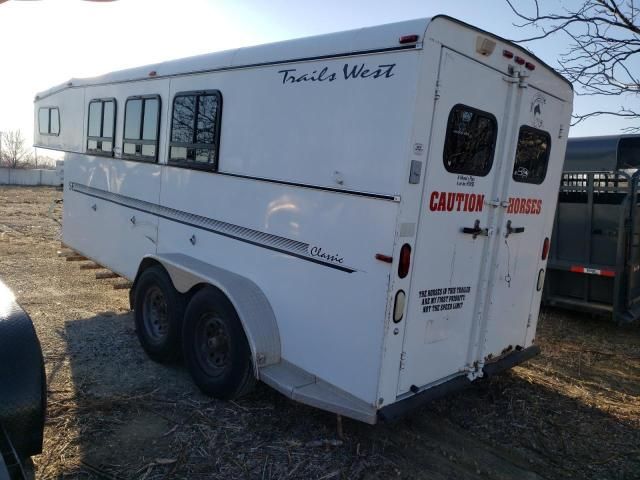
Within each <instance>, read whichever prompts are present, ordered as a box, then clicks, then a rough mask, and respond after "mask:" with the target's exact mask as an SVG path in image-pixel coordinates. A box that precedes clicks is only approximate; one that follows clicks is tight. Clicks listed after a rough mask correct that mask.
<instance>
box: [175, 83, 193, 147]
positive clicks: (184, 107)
mask: <svg viewBox="0 0 640 480" xmlns="http://www.w3.org/2000/svg"><path fill="white" fill-rule="evenodd" d="M195 114H196V96H195V95H188V96H181V97H176V99H175V102H174V104H173V123H172V124H171V141H172V142H181V143H193V125H194V123H195Z"/></svg>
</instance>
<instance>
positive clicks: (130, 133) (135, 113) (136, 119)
mask: <svg viewBox="0 0 640 480" xmlns="http://www.w3.org/2000/svg"><path fill="white" fill-rule="evenodd" d="M141 116H142V100H127V105H126V107H125V112H124V118H125V121H124V138H130V139H135V140H139V139H140V117H141Z"/></svg>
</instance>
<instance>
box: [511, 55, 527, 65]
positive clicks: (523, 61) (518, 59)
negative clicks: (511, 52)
mask: <svg viewBox="0 0 640 480" xmlns="http://www.w3.org/2000/svg"><path fill="white" fill-rule="evenodd" d="M513 61H514V62H516V63H517V64H518V65H524V64H525V60H524V58H522V57H517V56H516V57H515V58H514V59H513Z"/></svg>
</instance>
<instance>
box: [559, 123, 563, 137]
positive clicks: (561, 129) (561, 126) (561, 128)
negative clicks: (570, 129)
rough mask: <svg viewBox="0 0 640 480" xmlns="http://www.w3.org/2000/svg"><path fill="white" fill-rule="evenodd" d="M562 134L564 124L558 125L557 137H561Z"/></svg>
mask: <svg viewBox="0 0 640 480" xmlns="http://www.w3.org/2000/svg"><path fill="white" fill-rule="evenodd" d="M563 134H564V125H560V129H559V130H558V138H562V135H563Z"/></svg>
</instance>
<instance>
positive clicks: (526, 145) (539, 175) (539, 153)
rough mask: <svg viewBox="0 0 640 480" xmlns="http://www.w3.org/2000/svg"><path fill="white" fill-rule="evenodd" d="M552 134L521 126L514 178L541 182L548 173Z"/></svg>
mask: <svg viewBox="0 0 640 480" xmlns="http://www.w3.org/2000/svg"><path fill="white" fill-rule="evenodd" d="M550 148H551V136H550V135H549V134H548V133H547V132H544V131H542V130H537V129H535V128H532V127H528V126H522V127H520V135H518V148H517V149H516V160H515V163H514V165H513V179H514V180H515V181H516V182H523V183H534V184H536V185H539V184H541V183H542V182H543V181H544V177H545V176H546V175H547V164H548V163H549V150H550Z"/></svg>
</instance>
